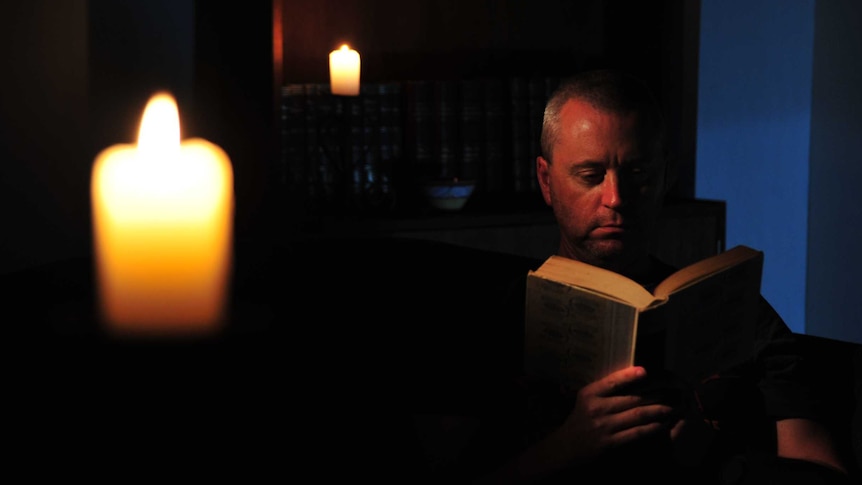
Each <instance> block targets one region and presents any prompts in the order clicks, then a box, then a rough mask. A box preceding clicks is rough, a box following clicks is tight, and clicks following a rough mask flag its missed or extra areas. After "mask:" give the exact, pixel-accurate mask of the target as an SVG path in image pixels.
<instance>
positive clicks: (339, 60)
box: [329, 44, 360, 96]
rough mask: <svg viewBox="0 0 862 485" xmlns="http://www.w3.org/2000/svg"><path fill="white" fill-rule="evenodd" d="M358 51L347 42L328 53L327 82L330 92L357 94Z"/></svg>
mask: <svg viewBox="0 0 862 485" xmlns="http://www.w3.org/2000/svg"><path fill="white" fill-rule="evenodd" d="M359 63H360V60H359V53H358V52H356V51H355V50H353V49H351V48H350V47H349V46H348V45H347V44H344V45H342V46H341V48H340V49H337V50H334V51H332V52H330V53H329V83H330V86H331V89H332V94H338V95H342V96H358V95H359Z"/></svg>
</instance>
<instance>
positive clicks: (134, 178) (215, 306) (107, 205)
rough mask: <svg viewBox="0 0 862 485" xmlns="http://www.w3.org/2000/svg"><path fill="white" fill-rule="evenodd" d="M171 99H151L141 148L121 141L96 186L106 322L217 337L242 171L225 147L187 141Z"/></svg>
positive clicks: (102, 162) (101, 159)
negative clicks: (237, 173)
mask: <svg viewBox="0 0 862 485" xmlns="http://www.w3.org/2000/svg"><path fill="white" fill-rule="evenodd" d="M179 125H180V123H179V111H178V109H177V105H176V101H175V100H174V98H173V97H172V96H171V95H169V94H167V93H157V94H156V95H154V96H153V97H152V98H150V101H149V102H148V104H147V106H146V108H145V110H144V114H143V118H142V120H141V128H140V133H139V135H138V144H137V145H123V144H120V145H114V146H112V147H109V148H107V149H105V150H103V151H102V152H101V153H100V154H99V155H98V156H97V157H96V160H95V163H94V165H93V171H92V180H91V199H92V215H93V237H94V250H95V256H96V263H97V268H96V270H97V273H96V274H97V278H98V285H99V293H98V295H99V304H100V312H101V317H102V321H103V323H104V324H105V325H106V326H107V329H108V330H109V331H110V332H111V333H113V334H122V335H124V336H128V335H131V336H167V335H171V336H176V335H202V334H206V333H213V332H215V331H217V330H218V329H219V327H220V326H221V325H222V324H223V322H224V317H225V312H226V304H227V298H226V295H227V290H228V282H229V276H230V272H231V265H232V245H233V213H234V194H233V170H232V167H231V164H230V159H229V158H228V156H227V154H226V153H225V152H224V151H223V150H222V149H221V148H219V147H218V146H217V145H215V144H212V143H210V142H208V141H206V140H203V139H199V138H194V139H189V140H185V141H183V142H182V143H180V129H179Z"/></svg>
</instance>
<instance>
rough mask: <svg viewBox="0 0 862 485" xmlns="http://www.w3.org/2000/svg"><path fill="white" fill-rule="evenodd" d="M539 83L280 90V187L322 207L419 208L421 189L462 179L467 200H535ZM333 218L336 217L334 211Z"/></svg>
mask: <svg viewBox="0 0 862 485" xmlns="http://www.w3.org/2000/svg"><path fill="white" fill-rule="evenodd" d="M557 81H558V79H557V78H555V77H546V76H531V77H511V78H496V77H495V78H480V79H464V80H407V81H392V82H380V83H363V84H362V85H361V87H360V93H359V95H358V96H336V95H332V94H331V91H330V87H329V84H328V83H297V84H286V85H284V86H283V88H282V106H281V142H282V160H281V162H282V165H281V166H282V170H281V177H282V182H283V184H284V185H285V186H286V187H287V188H288V190H294V191H300V192H302V193H303V195H304V196H305V197H306V198H307V199H308V200H312V201H318V202H321V203H324V204H329V205H330V206H332V205H334V204H341V205H342V206H347V207H353V208H364V209H370V210H382V211H387V210H391V209H393V207H394V206H396V205H401V206H402V208H403V206H409V205H415V204H421V201H420V200H421V192H422V190H421V187H422V185H423V184H424V183H425V182H426V181H429V180H438V179H460V180H472V181H474V182H475V184H476V194H477V195H479V196H481V195H493V196H506V195H514V194H528V193H536V192H537V191H538V187H537V183H536V177H535V159H536V156H537V155H538V154H539V153H540V148H539V139H540V132H541V126H542V116H543V113H544V106H545V102H546V100H547V99H548V97H549V95H550V93H551V91H552V90H553V89H554V88H555V87H556V84H557ZM335 210H338V208H337V207H336V208H335Z"/></svg>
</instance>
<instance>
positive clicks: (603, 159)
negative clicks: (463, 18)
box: [486, 71, 848, 483]
mask: <svg viewBox="0 0 862 485" xmlns="http://www.w3.org/2000/svg"><path fill="white" fill-rule="evenodd" d="M541 148H542V154H541V156H539V157H538V158H537V160H536V172H537V176H538V181H539V185H540V187H541V191H542V196H543V197H544V200H545V202H546V203H547V204H548V205H549V206H550V207H551V208H552V209H553V212H554V215H555V217H556V220H557V222H558V224H559V228H560V242H559V249H558V254H559V255H561V256H565V257H568V258H572V259H577V260H580V261H584V262H587V263H590V264H593V265H596V266H600V267H603V268H606V269H610V270H613V271H616V272H619V273H621V274H624V275H626V276H628V277H630V278H633V279H635V280H637V281H639V282H641V283H642V284H644V285H645V286H650V285H652V284H653V282H658V281H660V280H661V279H662V278H664V277H665V276H667V275H668V274H669V273H670V272H671V271H672V270H673V268H669V267H667V266H666V265H664V264H662V263H661V262H659V261H657V260H656V259H654V258H652V257H651V256H650V253H649V250H648V243H649V241H650V237H651V232H652V230H653V227H654V223H655V220H656V217H657V215H658V212H659V209H660V206H661V202H662V200H663V198H664V196H665V192H666V189H667V185H668V184H669V176H670V174H669V173H668V172H669V170H668V167H667V162H666V157H665V154H664V126H663V122H662V118H661V115H660V111H659V109H658V107H657V104H656V102H655V100H654V99H653V98H652V95H651V94H650V92H649V90H648V89H647V88H646V87H645V86H644V84H643V83H641V82H640V81H638V80H636V79H634V78H632V77H629V76H626V75H624V74H621V73H618V72H612V71H592V72H585V73H582V74H579V75H577V76H574V77H572V78H570V79H568V80H565V81H564V82H562V83H561V84H560V86H559V87H558V88H557V90H556V91H555V93H554V94H553V95H552V97H551V98H550V99H549V101H548V103H547V106H546V109H545V114H544V122H543V129H542V138H541ZM762 306H763V308H762V318H761V321H762V324H761V327H760V328H759V329H758V338H759V351H758V352H759V353H758V355H757V358H756V359H754V360H753V362H752V363H751V364H750V365H748V366H741V368H740V369H734V372H733V373H730V374H728V375H727V376H723V377H725V379H718V380H717V382H715V383H710V384H709V385H706V384H705V385H704V388H703V389H697V390H692V391H694V392H693V393H691V394H689V393H687V392H679V391H680V390H679V389H678V388H676V387H674V385H673V384H671V383H672V381H669V380H667V379H666V377H667V376H659V375H657V370H655V369H648V368H644V367H640V366H634V367H630V368H627V369H623V370H620V371H618V372H615V373H613V374H611V375H609V376H607V377H605V378H603V379H600V380H598V381H596V382H593V383H591V384H589V385H587V386H586V387H584V388H583V389H581V390H580V391H579V392H578V395H577V398H576V401H575V403H574V405H573V406H572V407H570V408H568V409H567V410H566V413H567V414H565V415H564V417H563V418H562V419H560V420H558V421H557V422H556V423H554V424H553V426H552V427H551V428H550V429H549V430H546V432H544V433H543V434H541V435H539V436H538V437H537V438H536V439H534V440H531V441H528V442H527V443H526V448H525V449H524V450H522V451H520V452H519V453H517V454H516V455H515V457H514V458H513V459H512V460H510V461H509V462H508V463H506V464H505V465H504V466H502V467H501V468H498V469H497V472H496V473H493V474H491V476H489V477H486V478H487V479H488V481H489V482H494V481H505V482H513V481H515V482H518V481H524V482H531V481H536V480H540V479H548V478H561V479H566V480H575V479H576V478H581V479H582V478H584V476H585V475H584V474H591V475H594V476H595V477H596V478H599V477H603V479H607V478H610V477H619V476H623V475H624V476H631V477H645V476H647V475H649V474H656V475H657V476H658V477H659V478H662V479H664V482H665V483H667V482H670V481H676V480H679V481H685V482H686V483H689V482H691V483H760V482H762V481H765V480H785V479H793V480H800V481H799V483H812V482H810V481H805V480H809V479H812V477H816V478H814V479H815V480H817V481H816V482H813V483H843V482H842V481H843V480H848V478H847V472H846V468H845V467H844V465H843V464H842V462H841V460H840V458H839V456H838V453H837V452H836V448H835V446H834V444H833V442H832V441H831V438H830V436H829V434H828V432H827V431H826V429H825V428H824V427H823V426H821V425H820V424H818V422H817V421H816V419H812V418H816V417H817V412H818V411H817V409H816V407H815V403H814V401H813V399H812V397H811V394H810V392H811V391H810V389H809V388H808V387H807V385H806V381H805V379H804V378H803V376H802V375H801V374H800V373H801V372H802V371H803V370H804V369H803V367H802V366H803V362H802V361H801V360H800V359H799V358H797V356H796V355H795V353H794V345H795V344H794V339H793V335H792V333H790V331H789V330H788V328H787V327H786V325H785V324H784V322H783V321H782V320H781V319H780V317H779V316H778V315H777V314H775V312H774V311H773V310H772V308H771V307H770V306H769V304H768V303H767V302H766V301H765V300H762ZM718 382H720V383H722V385H724V387H720V388H719V387H718ZM727 382H731V383H732V385H729V386H728V385H727ZM739 389H747V390H748V393H747V394H746V393H743V392H740V391H739ZM710 393H712V394H719V397H720V398H721V399H724V400H730V402H733V400H738V401H740V402H739V403H737V404H739V405H738V406H737V407H738V408H739V409H738V412H737V413H736V414H733V413H728V412H724V413H722V412H721V407H720V406H716V405H715V402H719V401H720V399H713V401H714V402H709V398H710ZM690 396H694V397H697V398H698V399H700V400H701V402H697V401H695V400H692V399H688V397H690ZM749 399H750V401H749ZM704 401H706V402H704ZM758 403H762V406H763V409H762V412H760V413H759V412H758V410H755V409H754V408H755V407H756V404H758ZM725 407H727V406H725ZM748 408H751V409H748ZM713 415H714V416H713ZM715 416H720V417H722V418H724V419H726V420H727V421H726V422H725V423H722V424H723V425H724V428H723V429H722V430H719V431H718V432H716V430H715V429H714V427H711V426H707V422H708V421H707V420H706V418H710V419H712V418H713V417H715ZM734 419H736V420H737V421H739V422H738V423H735V424H734V423H733V420H734ZM758 423H766V431H765V433H763V434H758V433H757V432H755V428H756V429H757V430H758V431H759V430H760V428H759V427H758ZM734 426H736V428H734ZM746 428H750V429H746ZM727 430H739V432H740V433H741V435H742V436H745V437H746V438H745V439H746V440H748V438H750V437H753V436H759V437H762V438H764V440H763V441H764V442H765V443H770V442H771V443H774V445H775V446H774V448H772V449H771V450H770V448H769V446H766V447H765V448H764V449H765V450H766V451H765V452H764V453H765V454H764V455H756V456H755V458H759V457H762V456H765V458H764V459H763V460H762V461H756V460H754V461H753V459H752V457H751V456H745V455H742V456H737V457H736V458H735V461H734V459H731V458H733V456H734V455H732V454H731V453H725V454H723V455H721V456H715V454H716V453H718V452H717V451H716V450H717V446H718V445H717V443H723V442H722V441H721V439H722V438H720V437H719V435H721V434H722V433H724V432H726V431H727ZM747 444H748V443H746V445H747ZM743 451H744V450H743ZM830 480H831V481H830ZM575 481H576V480H575ZM603 481H604V480H603ZM770 483H772V482H770Z"/></svg>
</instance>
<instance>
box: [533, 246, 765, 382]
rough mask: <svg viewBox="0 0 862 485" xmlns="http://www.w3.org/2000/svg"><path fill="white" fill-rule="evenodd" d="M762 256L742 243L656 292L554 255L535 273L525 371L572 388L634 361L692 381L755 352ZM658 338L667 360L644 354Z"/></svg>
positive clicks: (669, 280)
mask: <svg viewBox="0 0 862 485" xmlns="http://www.w3.org/2000/svg"><path fill="white" fill-rule="evenodd" d="M762 270H763V252H762V251H758V250H755V249H752V248H749V247H747V246H736V247H734V248H733V249H730V250H727V251H725V252H723V253H720V254H717V255H715V256H711V257H709V258H706V259H703V260H701V261H698V262H696V263H693V264H691V265H689V266H686V267H685V268H682V269H680V270H678V271H676V272H675V273H673V274H672V275H670V276H668V277H667V278H666V279H665V280H664V281H662V282H661V283H659V284H658V286H656V288H655V290H654V291H653V292H652V293H650V292H649V291H648V290H647V289H646V288H644V287H643V286H641V285H640V284H638V283H636V282H635V281H633V280H631V279H629V278H626V277H625V276H622V275H620V274H617V273H614V272H612V271H608V270H605V269H602V268H598V267H596V266H592V265H589V264H586V263H582V262H579V261H575V260H572V259H568V258H564V257H561V256H551V257H549V258H548V259H547V260H546V261H545V262H544V263H543V264H542V265H541V266H540V267H539V268H538V269H537V270H535V271H530V272H529V273H528V274H527V293H526V302H525V303H526V311H525V349H524V350H525V354H524V365H525V371H526V373H527V376H528V377H529V378H531V379H536V380H540V381H544V382H547V383H549V384H552V385H555V386H560V388H561V389H563V391H564V392H574V391H576V390H577V389H579V388H580V387H581V386H583V385H585V384H587V383H589V382H592V381H595V380H596V379H599V378H601V377H603V376H605V375H607V374H609V373H611V372H613V371H615V370H619V369H622V368H624V367H628V366H631V365H634V364H636V363H637V364H642V365H645V366H646V367H647V371H648V372H649V368H650V366H651V365H662V366H664V367H665V368H666V369H668V370H670V371H672V372H674V373H676V374H677V375H678V376H680V377H681V378H683V379H686V380H688V381H689V382H690V383H694V382H696V381H698V380H700V379H703V378H704V377H707V376H709V375H710V374H712V373H715V372H717V371H720V370H725V369H727V368H728V367H730V366H732V365H734V364H738V363H740V362H742V361H744V360H746V359H747V358H749V357H751V356H752V353H753V350H754V338H755V334H754V332H755V322H756V319H757V314H758V304H759V299H760V280H761V274H762ZM647 340H652V341H653V342H652V343H651V345H654V344H655V342H656V341H658V342H659V344H660V347H661V348H662V352H661V358H659V359H656V358H654V357H653V358H650V359H649V361H647V359H646V357H645V356H642V355H640V354H639V353H638V352H637V348H638V343H639V342H645V341H647Z"/></svg>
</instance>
